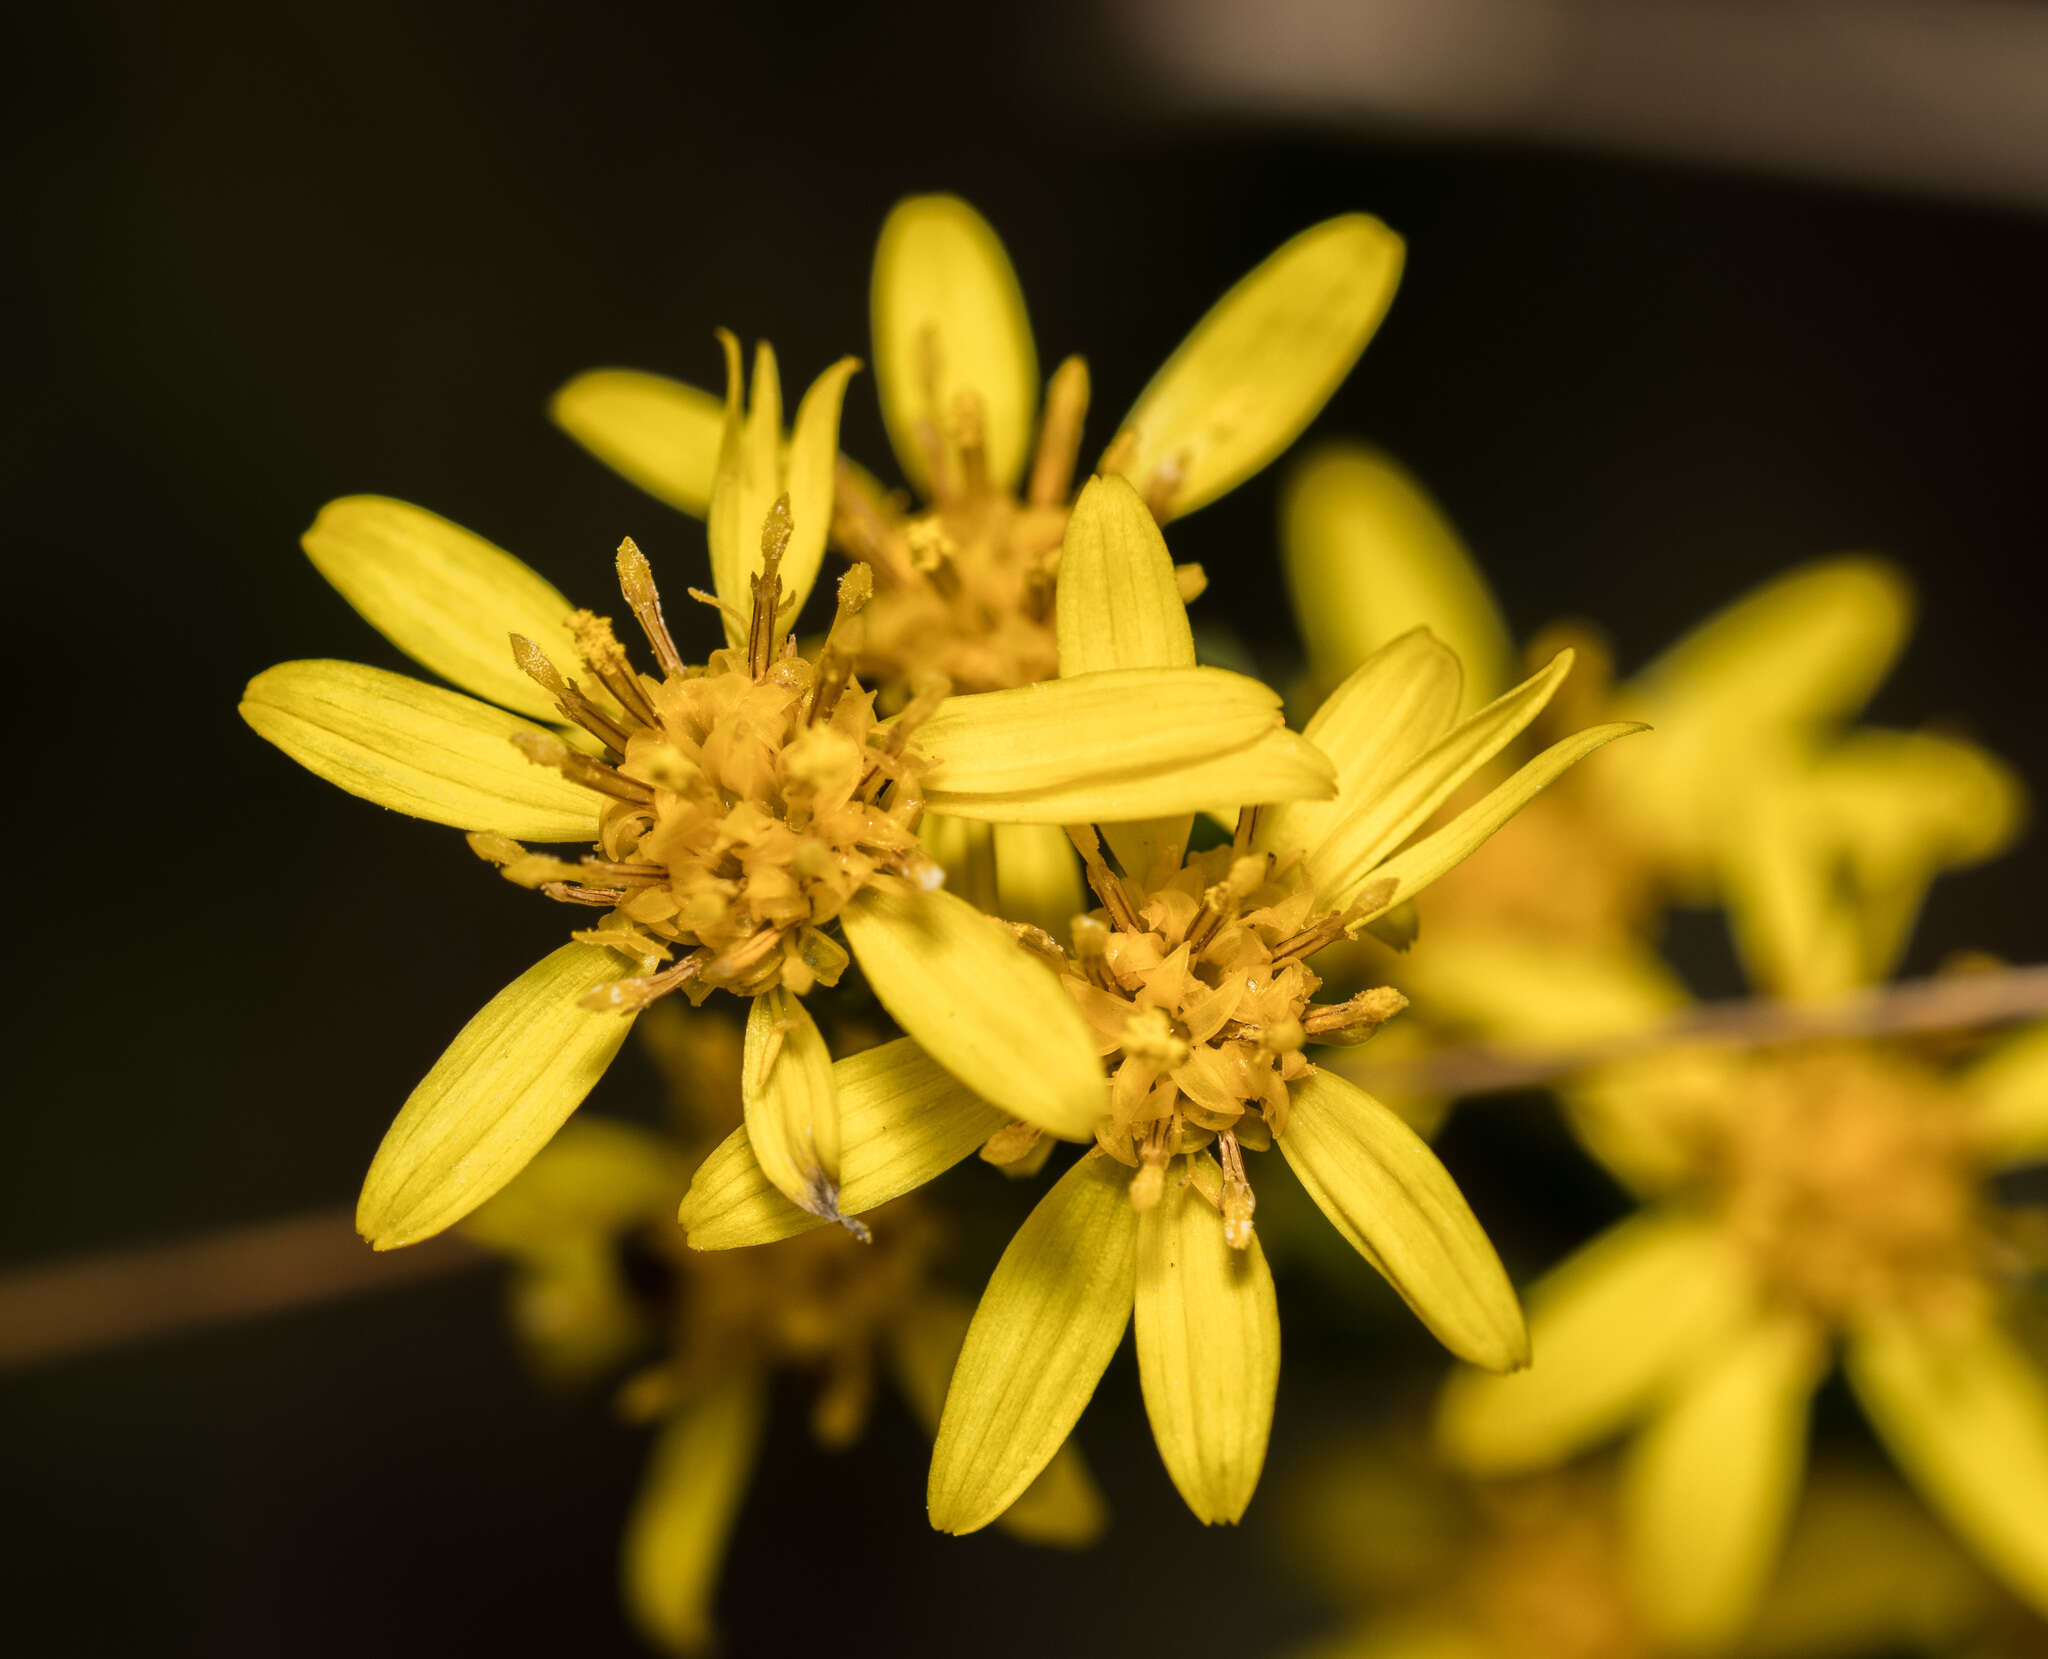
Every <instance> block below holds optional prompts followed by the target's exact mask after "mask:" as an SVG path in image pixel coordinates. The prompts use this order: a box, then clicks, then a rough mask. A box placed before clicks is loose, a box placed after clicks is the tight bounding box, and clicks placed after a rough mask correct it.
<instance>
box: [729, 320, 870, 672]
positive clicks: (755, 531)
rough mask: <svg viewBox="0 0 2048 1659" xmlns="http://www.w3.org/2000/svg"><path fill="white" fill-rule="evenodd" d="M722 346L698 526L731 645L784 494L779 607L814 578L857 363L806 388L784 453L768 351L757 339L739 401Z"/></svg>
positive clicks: (733, 368) (736, 364) (796, 601)
mask: <svg viewBox="0 0 2048 1659" xmlns="http://www.w3.org/2000/svg"><path fill="white" fill-rule="evenodd" d="M720 341H721V343H722V344H723V345H724V347H725V354H726V394H725V424H724V428H723V432H722V436H721V439H720V443H719V451H718V471H717V473H716V475H715V476H714V478H713V480H712V488H711V501H710V507H709V510H708V513H707V515H706V520H705V529H706V533H707V535H708V538H709V541H710V544H711V581H712V586H713V587H714V588H715V589H716V590H717V593H718V597H719V598H720V599H721V600H723V601H724V602H725V603H726V604H727V605H729V606H731V607H732V610H731V611H729V612H728V613H727V614H726V618H725V637H726V643H727V644H728V645H732V646H738V645H741V644H743V643H744V642H745V639H746V624H745V621H744V619H745V618H746V617H747V616H748V615H749V614H750V613H751V610H752V607H753V602H754V597H753V589H752V586H751V585H750V578H752V577H754V576H756V575H759V574H760V571H761V533H762V530H763V529H764V527H765V526H766V525H767V522H768V515H769V513H770V511H771V510H772V509H773V508H774V506H775V503H776V501H777V499H778V498H780V497H782V496H785V495H786V496H788V497H789V513H790V524H791V529H790V536H789V544H788V546H787V547H786V548H785V549H784V550H783V556H782V569H781V574H782V604H783V609H784V610H785V611H786V612H789V613H791V614H793V613H794V612H795V611H796V610H798V609H800V608H801V607H802V605H803V602H804V599H805V598H806V597H807V596H808V595H809V593H810V591H811V584H812V583H813V582H815V581H816V580H817V577H818V567H819V565H820V564H821V563H823V561H824V558H825V538H826V535H827V533H828V532H829V531H830V530H831V528H832V474H833V468H834V466H835V464H836V462H837V460H838V455H839V410H840V406H841V404H842V403H843V402H844V401H845V398H846V383H847V381H848V380H850V379H851V378H852V377H853V372H854V370H856V369H857V368H859V367H860V365H859V363H858V362H856V361H855V360H854V359H853V358H851V357H842V358H841V359H840V360H839V361H838V362H837V363H834V364H833V365H832V366H831V367H830V368H829V369H827V370H826V371H825V372H824V373H823V374H821V375H820V376H818V378H817V379H816V380H815V381H813V382H812V383H811V388H810V390H809V391H807V392H806V393H804V398H803V402H802V403H801V404H799V405H798V406H797V412H796V422H795V425H794V427H793V429H792V431H791V433H790V438H789V445H788V447H787V449H785V448H784V447H783V442H782V382H781V378H780V376H779V374H778V372H777V370H776V367H775V353H774V351H773V350H772V349H770V348H769V346H768V345H767V344H766V343H765V342H764V343H763V344H762V345H761V346H759V347H758V348H757V349H756V351H755V354H754V381H753V388H752V396H751V399H750V400H743V399H742V398H741V395H740V351H739V343H738V341H736V340H734V339H733V338H732V336H731V335H721V336H720ZM735 613H736V614H735Z"/></svg>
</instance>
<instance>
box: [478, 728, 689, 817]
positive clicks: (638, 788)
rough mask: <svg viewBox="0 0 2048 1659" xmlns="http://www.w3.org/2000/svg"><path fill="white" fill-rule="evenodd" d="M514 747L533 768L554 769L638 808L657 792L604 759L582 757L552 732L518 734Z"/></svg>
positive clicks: (646, 803) (598, 791) (513, 742)
mask: <svg viewBox="0 0 2048 1659" xmlns="http://www.w3.org/2000/svg"><path fill="white" fill-rule="evenodd" d="M512 745H513V747H514V748H516V749H517V750H518V751H519V752H520V753H521V754H522V755H524V756H525V757H526V758H527V759H528V760H530V761H532V762H533V763H534V765H536V766H549V767H552V768H554V770H555V771H557V772H559V773H561V774H562V776H563V777H565V778H567V779H568V780H569V781H570V782H571V783H578V784H581V785H582V786H583V787H584V788H585V789H591V790H595V791H596V792H597V793H598V794H600V795H609V796H611V797H612V799H613V800H615V801H631V802H632V803H633V804H634V805H635V806H646V805H648V804H649V803H650V802H651V801H653V799H654V791H653V790H652V789H649V788H648V787H647V785H646V784H644V783H635V782H634V781H633V780H632V779H631V778H629V777H626V776H624V775H622V774H621V773H618V772H615V771H613V770H612V769H611V768H610V767H609V766H607V765H605V763H604V762H603V761H601V760H592V759H591V758H590V756H588V755H579V754H578V753H577V752H576V751H575V750H574V749H572V748H570V747H569V745H568V744H566V743H564V742H563V741H562V740H561V739H560V738H559V737H556V736H554V735H553V734H551V733H548V732H515V733H513V735H512Z"/></svg>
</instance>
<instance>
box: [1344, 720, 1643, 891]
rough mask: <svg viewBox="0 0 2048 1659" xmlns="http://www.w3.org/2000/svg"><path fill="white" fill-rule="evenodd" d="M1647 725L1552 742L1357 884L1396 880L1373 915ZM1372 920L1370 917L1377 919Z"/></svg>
mask: <svg viewBox="0 0 2048 1659" xmlns="http://www.w3.org/2000/svg"><path fill="white" fill-rule="evenodd" d="M1647 729H1648V728H1647V727H1644V726H1639V725H1637V724H1635V723H1634V722H1633V721H1628V720H1618V721H1615V722H1614V723H1613V724H1611V725H1606V726H1588V727H1587V728H1586V729H1585V730H1584V731H1582V732H1574V733H1573V734H1572V735H1571V736H1570V737H1567V738H1563V739H1560V740H1559V741H1558V742H1556V743H1553V744H1551V746H1550V747H1549V748H1547V749H1545V750H1544V751H1543V752H1542V753H1541V754H1539V755H1538V756H1537V757H1536V758H1535V759H1534V760H1532V761H1529V762H1527V763H1526V764H1525V765H1523V766H1522V767H1521V768H1520V769H1519V770H1518V771H1516V772H1515V774H1514V775H1513V776H1512V777H1510V778H1509V779H1508V780H1507V782H1505V783H1503V784H1499V785H1497V786H1496V787H1495V788H1494V789H1493V790H1492V791H1490V792H1489V793H1488V794H1487V795H1485V796H1484V797H1483V798H1482V799H1481V800H1479V801H1478V802H1477V803H1476V804H1474V805H1472V806H1469V807H1467V808H1466V809H1465V810H1464V811H1463V812H1461V813H1459V814H1458V816H1457V817H1455V818H1453V819H1452V820H1451V821H1450V822H1449V823H1448V824H1446V825H1444V827H1443V828H1442V829H1440V830H1437V831H1435V832H1434V833H1433V834H1430V835H1426V836H1424V837H1423V838H1422V839H1421V840H1420V841H1418V842H1416V843H1415V844H1414V845H1413V846H1412V847H1408V848H1406V849H1404V850H1403V851H1401V852H1398V853H1396V854H1395V855H1394V856H1393V857H1392V858H1390V859H1388V860H1387V861H1386V862H1385V863H1384V864H1381V865H1379V866H1378V867H1377V868H1374V869H1370V870H1368V871H1367V872H1366V876H1365V877H1363V878H1361V879H1360V881H1359V882H1358V884H1357V886H1363V885H1364V883H1365V880H1367V879H1370V880H1372V881H1388V882H1392V883H1393V888H1392V890H1391V892H1390V893H1389V894H1388V896H1387V898H1386V900H1385V901H1384V903H1383V904H1382V905H1381V907H1380V908H1379V909H1378V910H1376V911H1374V912H1373V915H1375V916H1381V915H1385V914H1386V912H1387V911H1389V910H1392V909H1393V908H1394V907H1395V906H1397V905H1402V904H1406V903H1407V902H1408V901H1409V900H1410V899H1412V898H1414V897H1415V895H1416V894H1417V893H1420V892H1421V891H1422V890H1423V889H1424V888H1425V887H1427V886H1429V885H1430V883H1431V882H1433V881H1435V880H1437V879H1438V878H1439V877H1440V876H1442V875H1443V874H1444V873H1445V872H1447V871H1449V870H1453V869H1455V868H1456V867H1457V866H1458V865H1459V864H1461V863H1463V862H1464V860H1465V859H1467V858H1469V857H1470V856H1471V855H1472V854H1473V853H1474V852H1475V851H1477V850H1478V848H1479V847H1480V846H1481V845H1483V844H1484V843H1485V841H1486V839H1487V837H1489V836H1490V835H1492V834H1493V832H1494V831H1495V830H1497V829H1499V828H1500V827H1501V825H1503V824H1505V823H1506V822H1507V821H1508V820H1509V819H1510V818H1512V817H1514V815H1515V814H1516V813H1518V812H1520V811H1521V810H1522V808H1523V807H1525V806H1527V805H1528V804H1529V803H1530V802H1531V801H1532V800H1534V799H1535V798H1536V797H1537V796H1538V795H1539V794H1541V793H1542V792H1543V791H1544V790H1545V789H1547V788H1548V787H1549V786H1550V785H1551V784H1553V783H1555V782H1556V781H1557V780H1558V779H1559V778H1560V777H1562V776H1563V775H1564V774H1565V773H1566V772H1568V771H1570V770H1571V769H1572V768H1573V767H1574V766H1576V765H1578V763H1579V762H1580V761H1582V760H1584V759H1585V758H1586V756H1588V755H1590V754H1591V753H1592V752H1593V751H1594V750H1595V749H1598V748H1601V747H1603V746H1604V745H1606V744H1609V743H1612V742H1613V741H1614V740H1615V739H1616V738H1617V737H1627V736H1629V735H1631V734H1632V733H1635V732H1640V731H1646V730H1647ZM1356 890H1357V887H1356V886H1354V887H1351V888H1345V887H1335V888H1332V889H1328V891H1331V892H1333V893H1337V894H1344V895H1345V896H1347V897H1348V896H1349V895H1350V894H1351V893H1354V892H1356ZM1366 919H1367V920H1368V921H1369V920H1371V917H1367V918H1366Z"/></svg>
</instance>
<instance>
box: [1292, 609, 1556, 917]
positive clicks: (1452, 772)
mask: <svg viewBox="0 0 2048 1659" xmlns="http://www.w3.org/2000/svg"><path fill="white" fill-rule="evenodd" d="M1425 637H1426V636H1425ZM1397 643H1399V642H1397ZM1368 666H1370V665H1368ZM1571 667H1572V653H1571V652H1570V651H1560V652H1558V654H1557V655H1556V656H1554V657H1552V658H1551V659H1550V661H1549V662H1548V663H1547V664H1546V665H1545V666H1544V667H1543V668H1542V669H1541V670H1540V671H1539V672H1538V673H1535V674H1532V675H1531V676H1530V677H1529V678H1528V679H1526V680H1524V681H1523V682H1522V683H1521V684H1520V685H1518V686H1516V687H1515V689H1514V690H1513V691H1510V692H1509V693H1507V695H1505V696H1503V697H1498V698H1496V699H1494V701H1493V702H1491V703H1489V704H1487V705H1486V707H1485V708H1483V709H1481V710H1480V711H1479V712H1478V713H1477V714H1475V715H1473V716H1472V717H1471V718H1470V719H1469V720H1464V721H1460V722H1459V723H1458V724H1457V725H1456V726H1453V727H1452V728H1451V729H1450V730H1449V731H1448V732H1446V733H1445V734H1444V735H1443V736H1442V737H1441V738H1439V739H1438V740H1437V741H1436V742H1435V743H1433V744H1431V745H1430V746H1429V748H1427V749H1426V750H1424V751H1423V752H1422V753H1421V754H1420V755H1418V756H1417V757H1416V758H1415V759H1414V760H1412V761H1411V762H1409V764H1408V765H1407V766H1406V767H1404V768H1403V769H1402V770H1401V771H1399V772H1398V773H1395V774H1394V775H1393V776H1392V777H1384V775H1383V774H1382V772H1381V771H1380V769H1379V768H1378V767H1377V766H1374V767H1373V768H1372V770H1370V771H1368V772H1365V773H1363V774H1362V775H1360V776H1358V777H1356V778H1355V779H1353V778H1344V777H1342V776H1341V775H1340V780H1339V781H1340V785H1341V784H1342V783H1346V782H1349V783H1351V784H1352V788H1351V789H1348V790H1344V791H1343V792H1341V793H1340V794H1339V795H1338V797H1337V803H1336V806H1335V808H1334V809H1333V810H1332V811H1331V812H1330V814H1329V818H1328V821H1327V827H1326V828H1325V830H1324V833H1323V839H1322V840H1321V841H1320V842H1318V843H1317V844H1315V845H1314V846H1311V847H1309V848H1307V849H1306V853H1307V863H1308V868H1309V871H1310V873H1311V874H1312V875H1314V877H1315V878H1316V883H1317V885H1318V886H1319V887H1320V888H1321V889H1322V891H1323V892H1325V893H1331V894H1336V893H1346V894H1348V893H1351V892H1353V891H1355V890H1356V889H1357V888H1359V887H1362V886H1364V885H1365V882H1366V880H1367V879H1368V877H1370V876H1371V875H1372V874H1373V870H1374V866H1376V865H1377V864H1379V862H1380V861H1381V860H1382V859H1384V858H1385V857H1386V856H1387V854H1389V853H1390V852H1392V851H1393V850H1394V849H1395V848H1396V847H1398V846H1400V845H1401V843H1402V842H1404V841H1406V840H1407V839H1408V837H1409V836H1411V835H1413V834H1414V833H1415V832H1416V831H1417V830H1418V829H1420V828H1421V827H1422V826H1423V824H1424V823H1425V822H1427V821H1428V819H1429V817H1430V816H1431V814H1433V813H1434V812H1435V811H1436V809H1437V808H1438V807H1440V806H1442V805H1443V804H1444V802H1445V801H1447V800H1449V799H1450V798H1451V796H1452V795H1453V794H1454V793H1455V792H1456V791H1457V788H1458V786H1459V785H1460V784H1462V783H1463V782H1464V781H1465V780H1466V779H1467V778H1469V777H1471V776H1472V774H1473V773H1474V772H1476V771H1478V770H1479V768H1480V767H1482V766H1484V765H1485V764H1486V763H1487V762H1488V761H1489V760H1491V759H1493V757H1494V756H1495V755H1497V754H1499V753H1500V752H1501V750H1503V749H1505V748H1506V747H1507V746H1508V745H1509V744H1510V743H1512V742H1513V741H1514V740H1515V739H1516V738H1517V737H1518V736H1520V735H1521V733H1522V730H1523V728H1524V727H1526V726H1527V725H1528V724H1529V722H1530V721H1532V720H1534V719H1535V718H1536V716H1537V715H1539V714H1541V713H1542V712H1543V705H1544V704H1546V703H1548V702H1549V701H1550V698H1551V694H1552V693H1553V692H1555V691H1556V690H1557V688H1558V686H1559V685H1560V684H1561V683H1562V682H1563V680H1564V677H1565V675H1567V674H1569V673H1570V672H1571ZM1360 672H1361V673H1363V670H1361V671H1360ZM1438 679H1439V681H1440V679H1441V675H1440V672H1439V675H1438ZM1345 689H1348V688H1345V687H1340V688H1339V691H1340V693H1341V692H1342V691H1343V690H1345ZM1356 697H1357V694H1356V693H1354V699H1355V698H1356ZM1414 718H1417V719H1419V718H1420V716H1415V717H1414ZM1338 724H1339V725H1340V728H1341V727H1343V726H1351V725H1354V724H1355V716H1352V715H1350V714H1349V712H1348V711H1347V713H1346V714H1344V715H1340V716H1339V721H1338ZM1368 781H1369V782H1370V783H1371V784H1373V785H1374V786H1375V787H1373V788H1372V790H1371V792H1370V793H1365V792H1364V788H1365V786H1366V784H1367V783H1368ZM1460 856H1461V857H1462V856H1463V855H1462V854H1461V855H1460Z"/></svg>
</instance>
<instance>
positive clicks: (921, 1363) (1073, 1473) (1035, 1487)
mask: <svg viewBox="0 0 2048 1659" xmlns="http://www.w3.org/2000/svg"><path fill="white" fill-rule="evenodd" d="M973 1318H974V1310H973V1308H972V1307H970V1306H969V1305H968V1304H967V1303H965V1302H963V1301H961V1300H960V1299H959V1298H957V1297H954V1296H949V1295H946V1294H945V1293H943V1292H934V1293H933V1294H931V1295H928V1296H925V1297H923V1298H922V1299H920V1300H919V1301H917V1302H915V1303H913V1304H912V1305H911V1306H910V1307H909V1308H908V1309H907V1310H906V1311H905V1312H904V1314H903V1316H902V1317H901V1318H900V1319H898V1320H897V1321H896V1323H895V1324H894V1325H892V1326H891V1327H890V1330H889V1357H890V1359H891V1361H892V1362H893V1363H894V1366H895V1370H896V1380H897V1383H898V1385H899V1386H900V1387H901V1388H902V1390H903V1397H904V1399H905V1400H906V1401H907V1402H908V1403H909V1406H910V1412H911V1415H912V1416H913V1417H915V1418H916V1419H917V1420H918V1421H919V1422H920V1423H922V1424H923V1425H924V1431H925V1433H926V1434H928V1435H936V1434H937V1433H938V1432H939V1417H940V1414H941V1413H942V1412H943V1411H944V1410H945V1405H946V1385H947V1384H948V1383H949V1382H951V1381H952V1380H953V1366H954V1364H955V1362H956V1361H958V1359H959V1358H960V1348H961V1345H962V1344H963V1343H964V1342H965V1341H966V1340H967V1327H968V1325H969V1323H970V1322H971V1321H972V1320H973ZM996 1524H997V1525H998V1526H1000V1527H1001V1528H1002V1529H1003V1530H1004V1531H1005V1532H1008V1533H1011V1534H1013V1535H1014V1536H1016V1537H1019V1538H1022V1539H1023V1540H1024V1541H1025V1542H1026V1543H1029V1544H1039V1545H1045V1546H1050V1547H1052V1548H1055V1549H1085V1548H1086V1547H1087V1546H1088V1545H1090V1544H1092V1543H1094V1542H1095V1541H1096V1539H1098V1538H1100V1537H1101V1536H1102V1533H1103V1529H1104V1528H1105V1527H1107V1526H1108V1525H1109V1506H1108V1504H1107V1503H1106V1502H1105V1501H1104V1500H1103V1496H1102V1490H1101V1488H1100V1487H1098V1486H1097V1485H1096V1484H1095V1478H1094V1476H1092V1475H1090V1474H1089V1473H1088V1464H1087V1460H1086V1459H1084V1458H1083V1457H1082V1456H1081V1450H1080V1448H1079V1447H1078V1446H1076V1445H1074V1443H1073V1442H1072V1441H1069V1442H1068V1443H1067V1444H1066V1445H1064V1446H1062V1447H1061V1448H1060V1449H1059V1451H1058V1452H1057V1453H1056V1454H1054V1457H1053V1460H1052V1461H1051V1462H1050V1463H1048V1464H1047V1465H1046V1466H1045V1468H1044V1470H1043V1471H1041V1472H1040V1474H1039V1476H1038V1478H1037V1479H1036V1480H1034V1481H1033V1482H1032V1483H1031V1484H1030V1485H1029V1486H1027V1487H1026V1488H1025V1489H1024V1495H1023V1496H1022V1497H1021V1498H1019V1499H1018V1500H1017V1501H1016V1502H1015V1503H1013V1504H1011V1505H1010V1507H1009V1508H1008V1509H1006V1510H1004V1511H1003V1513H1002V1515H1001V1516H1000V1517H998V1519H997V1521H996Z"/></svg>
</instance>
